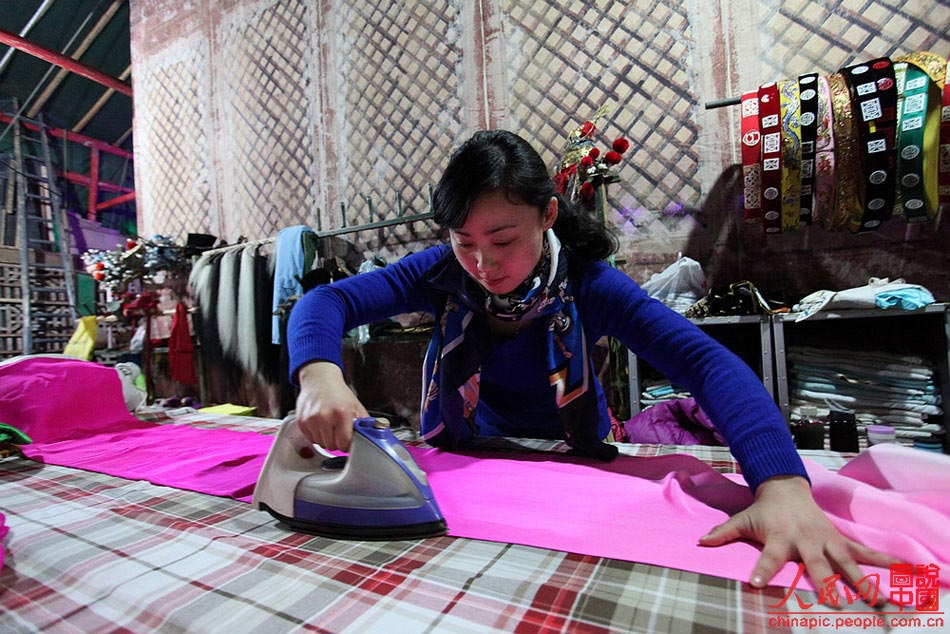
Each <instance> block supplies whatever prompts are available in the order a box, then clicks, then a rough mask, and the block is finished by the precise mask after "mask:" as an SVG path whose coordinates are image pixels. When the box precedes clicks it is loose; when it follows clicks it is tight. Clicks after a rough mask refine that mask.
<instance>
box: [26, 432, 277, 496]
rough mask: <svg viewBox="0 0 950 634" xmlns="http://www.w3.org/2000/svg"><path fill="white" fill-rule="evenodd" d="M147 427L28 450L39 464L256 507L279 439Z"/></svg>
mask: <svg viewBox="0 0 950 634" xmlns="http://www.w3.org/2000/svg"><path fill="white" fill-rule="evenodd" d="M146 425H147V427H145V428H136V429H130V430H128V431H119V432H103V433H99V434H96V435H93V436H89V437H87V438H73V439H70V440H64V441H61V442H46V443H33V444H31V445H24V446H23V447H22V449H23V453H24V454H25V455H26V456H27V457H28V458H31V459H33V460H37V461H39V462H46V463H49V464H57V465H63V466H68V467H75V468H77V469H85V470H87V471H95V472H97V473H105V474H108V475H112V476H117V477H120V478H125V479H127V480H146V481H148V482H152V483H154V484H159V485H163V486H169V487H173V488H176V489H184V490H187V491H198V492H201V493H209V494H211V495H220V496H222V497H231V498H234V499H236V500H240V501H242V502H250V501H251V497H252V496H253V495H254V485H255V484H256V483H257V478H258V475H260V472H261V467H263V466H264V458H265V457H266V456H267V451H268V450H269V449H270V446H271V443H272V442H273V440H274V439H273V438H272V437H271V436H262V435H260V434H256V433H254V432H241V431H232V430H230V429H196V428H193V427H184V426H178V425H156V424H154V423H146Z"/></svg>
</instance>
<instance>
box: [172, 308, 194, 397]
mask: <svg viewBox="0 0 950 634" xmlns="http://www.w3.org/2000/svg"><path fill="white" fill-rule="evenodd" d="M194 349H195V348H194V344H193V343H192V341H191V328H189V326H188V308H187V307H186V306H185V303H184V302H178V305H177V306H175V316H174V317H173V318H172V332H171V336H170V337H169V338H168V366H169V370H170V371H171V377H172V381H175V382H177V383H181V384H183V385H197V384H198V377H197V376H196V374H195V358H194Z"/></svg>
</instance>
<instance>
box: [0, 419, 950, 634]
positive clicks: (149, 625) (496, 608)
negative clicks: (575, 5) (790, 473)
mask: <svg viewBox="0 0 950 634" xmlns="http://www.w3.org/2000/svg"><path fill="white" fill-rule="evenodd" d="M175 422H176V424H186V425H190V426H195V427H204V428H226V429H236V430H247V431H256V432H258V433H273V432H275V431H276V430H277V428H278V426H279V424H280V421H278V420H272V419H261V418H251V417H236V416H226V415H210V414H200V413H197V414H188V415H186V416H182V417H178V418H177V420H176V421H175ZM406 431H408V430H406ZM414 442H416V443H417V442H418V441H414V440H407V444H412V443H414ZM530 442H531V443H532V444H533V447H535V448H549V447H554V446H555V445H556V444H557V443H553V442H547V441H530ZM634 450H635V452H636V453H637V454H638V455H643V456H655V455H661V454H667V453H673V452H687V453H690V454H692V455H694V456H696V457H698V458H699V459H701V460H702V461H704V462H706V463H707V464H709V465H711V466H713V467H714V468H715V469H717V470H719V471H721V472H726V473H728V472H734V471H735V469H736V464H735V461H734V460H733V458H732V456H731V455H730V454H729V452H728V450H726V449H725V448H716V447H699V446H696V447H682V446H676V447H674V446H655V445H639V446H635V447H634ZM807 454H808V455H809V457H811V458H812V459H814V460H817V461H820V462H821V463H822V464H824V465H825V466H828V467H829V468H833V469H834V468H838V467H840V466H842V465H843V464H845V462H846V460H847V457H846V456H842V455H840V454H837V453H832V452H824V451H814V452H807ZM0 512H2V513H3V514H4V515H5V516H6V524H7V525H8V526H9V527H11V530H10V533H9V534H8V535H7V536H6V537H5V538H4V539H3V545H4V547H5V550H6V562H5V564H4V567H3V569H2V571H0V632H5V633H14V632H33V631H44V632H106V631H109V632H112V631H131V632H150V631H160V632H229V633H233V632H291V631H314V632H358V633H360V634H364V633H367V632H386V633H387V634H392V633H395V632H398V633H400V634H404V633H409V632H479V633H480V632H489V631H501V632H562V631H563V632H604V633H606V632H653V631H657V632H710V633H712V632H740V631H741V632H766V631H767V632H782V631H806V629H804V628H798V629H797V630H796V629H795V628H789V627H782V626H781V624H780V623H777V622H776V621H775V617H774V616H771V615H769V613H768V612H769V607H768V606H769V605H770V604H772V605H774V604H776V603H779V602H780V601H781V600H782V597H783V596H785V595H786V593H787V591H786V590H784V589H782V588H777V587H776V588H769V589H767V590H765V591H753V590H752V589H751V588H749V587H748V586H746V585H744V584H742V583H740V582H737V581H732V580H727V579H722V578H718V577H714V576H709V575H701V574H695V573H690V572H683V571H679V570H674V569H669V568H662V567H657V566H649V565H644V564H639V563H630V562H626V561H617V560H611V559H605V558H598V557H591V556H582V555H576V554H572V553H568V552H559V551H552V550H545V549H539V548H533V547H526V546H519V545H514V544H505V543H493V542H486V541H478V540H469V539H461V538H453V537H439V538H430V539H424V540H418V541H393V542H386V541H376V542H361V541H335V540H331V539H326V538H321V537H314V536H310V535H306V534H300V533H293V532H288V531H287V530H285V529H284V528H281V527H280V526H279V525H278V524H277V523H276V522H275V521H274V520H273V519H272V518H271V517H270V516H269V515H267V514H265V513H263V512H260V511H257V510H254V508H253V507H252V506H251V505H250V504H247V503H243V502H238V501H235V500H232V499H228V498H221V497H214V496H210V495H206V494H200V493H195V492H189V491H182V490H177V489H171V488H167V487H161V486H155V485H152V484H149V483H147V482H143V481H131V480H124V479H120V478H116V477H112V476H107V475H102V474H98V473H92V472H87V471H81V470H77V469H71V468H66V467H58V466H51V465H41V464H38V463H35V462H32V461H29V460H25V459H21V458H17V457H9V458H6V459H4V460H0ZM799 594H801V595H802V596H807V594H802V593H801V592H800V593H799ZM811 596H812V597H813V596H814V595H811ZM807 631H816V630H815V629H809V630H807ZM868 631H875V629H874V628H870V629H869V630H868ZM878 631H884V630H883V629H881V630H878ZM926 631H937V630H930V629H928V630H926Z"/></svg>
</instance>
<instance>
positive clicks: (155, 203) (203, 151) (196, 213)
mask: <svg viewBox="0 0 950 634" xmlns="http://www.w3.org/2000/svg"><path fill="white" fill-rule="evenodd" d="M179 51H180V53H179V54H178V55H176V56H175V57H173V58H172V59H169V60H162V63H161V64H156V65H147V70H146V71H145V72H143V73H142V74H141V76H139V77H136V79H135V82H136V91H137V92H136V94H137V95H138V96H137V97H136V103H135V128H136V129H135V139H136V155H137V160H136V170H137V182H142V181H141V180H138V179H139V178H141V177H142V175H143V173H144V177H145V182H144V183H143V186H140V187H139V189H138V191H139V194H138V195H139V200H140V203H141V204H140V209H141V213H144V214H145V217H144V218H140V219H139V229H140V231H142V229H143V228H144V229H145V232H146V235H150V234H152V233H161V234H163V235H170V236H174V237H176V238H178V237H184V235H186V234H187V233H188V232H199V233H204V232H213V231H214V229H215V228H216V226H217V222H216V221H215V217H216V213H215V212H216V209H215V207H214V206H213V205H212V198H211V187H212V170H213V168H214V166H213V164H212V162H211V154H210V149H211V143H212V140H213V139H212V138H211V137H209V135H208V134H207V130H208V121H207V117H208V111H209V110H210V108H211V107H212V104H211V102H210V95H209V94H208V91H207V89H206V88H205V77H206V76H207V73H208V65H207V59H208V46H207V45H206V44H205V43H201V42H198V43H197V44H195V45H192V46H188V47H181V48H180V49H179Z"/></svg>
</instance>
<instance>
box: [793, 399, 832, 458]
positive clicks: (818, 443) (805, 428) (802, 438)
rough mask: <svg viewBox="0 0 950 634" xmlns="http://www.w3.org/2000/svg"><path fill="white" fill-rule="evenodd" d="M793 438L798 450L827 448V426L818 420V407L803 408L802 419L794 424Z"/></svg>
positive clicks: (808, 406) (806, 406)
mask: <svg viewBox="0 0 950 634" xmlns="http://www.w3.org/2000/svg"><path fill="white" fill-rule="evenodd" d="M792 437H793V438H794V440H795V447H796V448H797V449H824V448H825V425H824V424H823V423H822V422H821V421H820V420H818V408H817V407H814V406H811V405H805V406H804V407H802V409H801V418H799V419H798V420H797V421H795V422H794V423H792Z"/></svg>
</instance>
